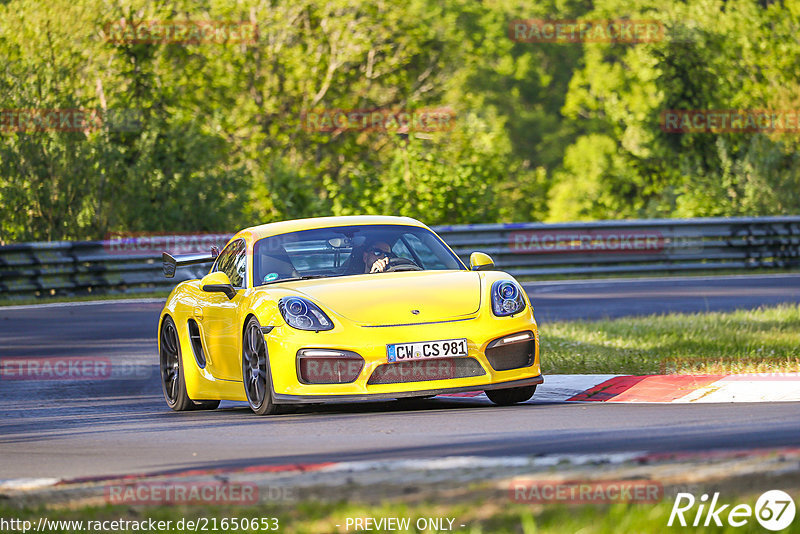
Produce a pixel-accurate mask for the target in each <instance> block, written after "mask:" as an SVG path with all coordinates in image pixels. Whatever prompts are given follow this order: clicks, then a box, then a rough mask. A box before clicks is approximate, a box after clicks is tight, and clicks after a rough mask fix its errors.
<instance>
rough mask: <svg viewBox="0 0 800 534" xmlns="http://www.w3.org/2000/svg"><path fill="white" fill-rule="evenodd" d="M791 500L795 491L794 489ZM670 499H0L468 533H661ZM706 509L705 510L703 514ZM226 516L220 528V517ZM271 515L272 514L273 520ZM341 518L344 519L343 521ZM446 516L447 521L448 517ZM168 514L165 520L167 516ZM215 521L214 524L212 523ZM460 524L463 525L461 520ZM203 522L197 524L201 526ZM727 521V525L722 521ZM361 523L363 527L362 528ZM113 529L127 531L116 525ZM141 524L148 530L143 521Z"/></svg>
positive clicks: (110, 516) (97, 514)
mask: <svg viewBox="0 0 800 534" xmlns="http://www.w3.org/2000/svg"><path fill="white" fill-rule="evenodd" d="M756 499H757V495H746V496H739V497H736V496H732V495H725V499H724V502H734V503H736V504H739V503H743V504H748V505H749V506H751V507H752V506H754V504H755V501H756ZM794 499H795V500H797V495H796V494H795V495H794ZM672 505H673V499H672V498H669V499H665V500H664V501H662V502H659V503H656V504H642V503H640V504H630V503H614V504H608V505H583V506H565V505H541V504H537V505H531V504H520V503H512V502H508V501H503V502H500V501H498V500H496V499H492V500H489V499H484V500H477V501H473V502H466V503H458V504H434V503H422V504H415V505H408V504H404V503H386V504H382V505H360V504H348V503H344V502H341V503H332V504H331V503H320V502H313V501H306V502H302V503H299V504H295V505H292V506H277V505H275V504H266V505H261V506H252V507H204V508H197V507H186V506H159V507H135V508H134V507H130V506H126V507H122V506H114V507H112V506H106V507H99V508H97V507H90V508H80V509H72V510H65V509H60V510H52V509H50V510H48V509H44V508H25V509H14V508H9V507H5V506H0V518H3V519H6V520H8V519H18V520H22V521H30V523H31V524H32V525H33V528H34V529H35V526H36V525H37V524H38V522H39V520H40V518H42V517H45V518H47V520H48V522H49V523H48V524H49V526H50V528H49V529H48V532H52V533H67V532H86V531H98V532H99V531H100V530H97V529H95V530H92V529H87V528H86V527H87V526H91V524H89V525H87V524H86V522H87V521H113V520H118V519H125V520H129V521H131V520H133V521H143V520H151V519H152V520H154V521H155V522H158V521H164V522H165V523H163V524H162V526H163V527H168V528H156V529H155V530H149V531H150V532H187V531H190V530H194V529H189V528H188V526H187V524H186V522H187V521H198V520H199V521H200V525H198V526H199V528H197V530H198V531H206V532H215V531H216V532H291V533H310V534H319V533H326V532H331V533H339V532H354V531H356V529H355V528H354V525H353V523H352V521H353V520H354V519H355V518H373V519H375V520H380V519H381V518H397V519H407V520H408V523H407V524H408V525H409V526H410V528H408V529H407V530H405V529H404V530H397V529H386V528H375V526H374V525H373V526H372V528H371V529H369V531H370V532H398V531H400V532H449V531H451V529H452V531H453V532H464V533H470V534H480V533H493V534H494V533H497V534H502V533H525V534H528V533H534V532H536V533H539V534H548V533H553V534H562V533H573V532H580V533H582V534H616V533H619V532H637V533H642V534H646V533H661V532H664V531H666V530H670V528H669V527H667V522H668V520H669V516H670V512H671V510H672ZM695 511H696V510H692V513H687V522H688V523H689V525H691V522H692V520H693V519H694V515H695V514H694V512H695ZM704 516H705V514H704ZM225 518H227V522H226V528H222V527H223V523H222V521H223V519H225ZM233 518H235V519H236V520H237V523H240V522H241V520H242V519H245V518H246V519H249V520H256V523H257V524H256V527H257V528H250V526H249V525H248V528H232V522H231V519H233ZM262 518H265V519H267V522H266V524H267V525H270V526H274V525H277V527H278V528H277V529H270V530H267V529H264V528H263V527H261V524H262V523H261V519H262ZM273 518H274V519H276V520H277V521H274V520H273ZM348 518H350V520H351V523H350V524H349V528H347V527H348ZM431 519H432V520H434V521H438V522H439V523H440V524H442V526H444V527H446V528H438V529H437V528H430V527H431V526H432V523H431V521H430V520H431ZM704 519H705V517H703V518H702V519H701V521H700V525H701V526H698V527H692V526H688V527H680V526H677V525H676V526H673V528H677V529H679V530H680V531H681V532H708V531H709V530H711V531H713V532H737V533H742V534H743V533H750V532H765V530H764V529H763V528H762V527H761V526H760V525H759V523H758V522H757V521H756V519H755V518H754V517H750V518H749V519H748V521H747V523H746V524H745V525H744V526H742V527H736V528H734V527H731V526H729V525H726V524H725V521H726V520H727V512H725V513H723V514H721V516H720V520H721V522H723V525H724V526H723V527H722V528H719V527H716V528H714V527H712V528H711V529H709V528H708V527H703V526H702V523H703V520H704ZM60 520H65V521H83V522H84V524H83V525H82V528H81V529H78V528H76V525H74V524H73V526H72V528H69V527H66V526H63V525H62V528H58V526H57V525H54V524H53V521H60ZM181 520H183V524H182V526H183V528H179V525H180V524H179V521H181ZM450 520H452V522H451V521H450ZM166 521H170V522H171V523H170V524H166ZM214 525H216V527H217V528H216V529H212V527H213V526H214ZM462 525H463V526H462ZM203 526H205V527H206V528H205V529H203V528H202V527H203ZM726 527H727V528H726ZM362 530H363V529H362ZM116 531H117V532H127V531H133V529H130V528H129V529H128V530H124V529H122V528H119V529H117V530H116ZM144 531H147V529H145V530H144Z"/></svg>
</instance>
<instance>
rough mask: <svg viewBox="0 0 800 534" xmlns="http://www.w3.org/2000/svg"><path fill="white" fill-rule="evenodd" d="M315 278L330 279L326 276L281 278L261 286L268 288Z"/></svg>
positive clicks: (308, 275) (310, 275) (311, 275)
mask: <svg viewBox="0 0 800 534" xmlns="http://www.w3.org/2000/svg"><path fill="white" fill-rule="evenodd" d="M313 278H329V277H328V276H325V275H324V274H305V275H303V276H293V277H291V278H280V279H278V280H270V281H269V282H264V283H262V284H261V285H262V286H266V285H269V284H277V283H278V282H296V281H297V280H311V279H313Z"/></svg>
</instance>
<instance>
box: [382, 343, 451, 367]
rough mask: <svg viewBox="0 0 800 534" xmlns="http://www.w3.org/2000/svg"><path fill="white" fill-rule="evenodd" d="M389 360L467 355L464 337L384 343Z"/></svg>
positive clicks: (401, 360)
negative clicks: (392, 343)
mask: <svg viewBox="0 0 800 534" xmlns="http://www.w3.org/2000/svg"><path fill="white" fill-rule="evenodd" d="M386 353H387V356H388V358H389V362H405V361H408V360H428V359H431V358H453V357H455V356H466V355H467V340H466V339H442V340H440V341H417V342H415V343H395V344H394V345H386Z"/></svg>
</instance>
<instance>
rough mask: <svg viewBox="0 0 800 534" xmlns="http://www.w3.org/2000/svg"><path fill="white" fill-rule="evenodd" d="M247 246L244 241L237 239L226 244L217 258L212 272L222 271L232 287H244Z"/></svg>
mask: <svg viewBox="0 0 800 534" xmlns="http://www.w3.org/2000/svg"><path fill="white" fill-rule="evenodd" d="M246 250H247V245H246V244H245V242H244V239H237V240H236V241H234V242H232V243H230V244H228V246H227V247H225V248H224V249H223V250H222V252H220V254H219V258H217V262H216V263H215V264H214V271H215V272H216V271H222V272H223V273H225V274H227V275H228V278H230V280H231V285H232V286H233V287H244V284H245V280H246V276H245V275H246V270H247V254H245V252H246Z"/></svg>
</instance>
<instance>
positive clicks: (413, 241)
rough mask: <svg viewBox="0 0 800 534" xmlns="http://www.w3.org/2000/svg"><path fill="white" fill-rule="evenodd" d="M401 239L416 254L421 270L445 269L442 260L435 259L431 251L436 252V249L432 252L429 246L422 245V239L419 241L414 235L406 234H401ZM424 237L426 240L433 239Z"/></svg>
mask: <svg viewBox="0 0 800 534" xmlns="http://www.w3.org/2000/svg"><path fill="white" fill-rule="evenodd" d="M403 237H404V238H405V239H406V241H407V242H408V244H409V245H410V246H411V248H412V249H413V250H414V252H416V253H417V255H418V256H419V258H420V260H422V263H423V265H422V267H423V268H425V269H433V270H436V269H447V265H446V264H445V262H444V261H443V260H442V258H439V257H437V255H436V254H435V253H434V252H433V250H438V249H436V248H434V249H433V250H432V249H431V247H430V246H428V245H427V244H426V243H423V241H422V239H420V238H419V237H418V236H416V235H414V234H411V233H406V234H403ZM425 237H426V238H427V239H431V240H432V239H433V237H432V236H425ZM439 248H441V247H439Z"/></svg>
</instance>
